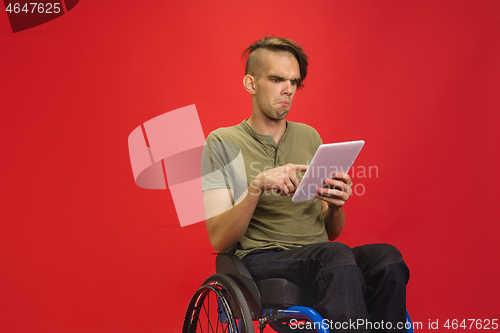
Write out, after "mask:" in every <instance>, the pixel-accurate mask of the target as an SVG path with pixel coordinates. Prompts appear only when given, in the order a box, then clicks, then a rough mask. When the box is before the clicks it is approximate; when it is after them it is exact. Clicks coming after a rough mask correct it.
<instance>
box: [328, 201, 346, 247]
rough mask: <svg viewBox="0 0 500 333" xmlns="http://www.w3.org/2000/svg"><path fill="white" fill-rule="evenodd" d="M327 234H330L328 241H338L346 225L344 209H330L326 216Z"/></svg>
mask: <svg viewBox="0 0 500 333" xmlns="http://www.w3.org/2000/svg"><path fill="white" fill-rule="evenodd" d="M323 216H324V218H325V226H326V232H327V233H328V239H329V240H334V239H337V238H338V237H339V236H340V234H341V233H342V229H343V228H344V224H345V214H344V209H343V208H342V207H330V206H329V207H328V209H327V210H326V212H325V214H324V215H323Z"/></svg>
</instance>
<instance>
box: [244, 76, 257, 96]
mask: <svg viewBox="0 0 500 333" xmlns="http://www.w3.org/2000/svg"><path fill="white" fill-rule="evenodd" d="M243 86H244V87H245V89H246V91H248V92H249V93H250V94H252V95H255V78H254V77H253V76H252V75H250V74H247V75H245V77H244V78H243Z"/></svg>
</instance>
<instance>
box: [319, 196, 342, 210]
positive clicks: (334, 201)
mask: <svg viewBox="0 0 500 333" xmlns="http://www.w3.org/2000/svg"><path fill="white" fill-rule="evenodd" d="M316 198H317V199H320V200H323V201H325V202H326V203H328V204H333V205H334V206H337V207H342V206H344V204H345V200H341V199H335V198H329V197H325V196H322V195H319V194H316Z"/></svg>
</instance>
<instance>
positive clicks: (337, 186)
mask: <svg viewBox="0 0 500 333" xmlns="http://www.w3.org/2000/svg"><path fill="white" fill-rule="evenodd" d="M325 183H326V184H327V185H328V188H320V189H319V190H318V194H316V198H318V199H320V200H322V201H321V211H322V212H323V216H324V219H325V226H326V231H327V233H328V239H329V240H335V239H337V238H338V237H339V236H340V234H341V233H342V229H343V228H344V224H345V214H344V209H343V208H342V207H343V206H344V204H345V202H346V201H347V199H349V196H350V195H351V194H352V181H351V177H349V175H348V174H346V173H340V172H337V173H335V175H334V178H329V179H326V180H325Z"/></svg>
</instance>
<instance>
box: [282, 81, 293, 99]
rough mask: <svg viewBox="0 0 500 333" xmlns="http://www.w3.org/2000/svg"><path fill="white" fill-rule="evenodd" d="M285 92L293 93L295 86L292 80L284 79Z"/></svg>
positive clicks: (287, 93) (286, 93)
mask: <svg viewBox="0 0 500 333" xmlns="http://www.w3.org/2000/svg"><path fill="white" fill-rule="evenodd" d="M283 84H284V87H283V94H285V95H289V96H291V95H292V94H293V86H292V82H291V81H290V80H285V81H283Z"/></svg>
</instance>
